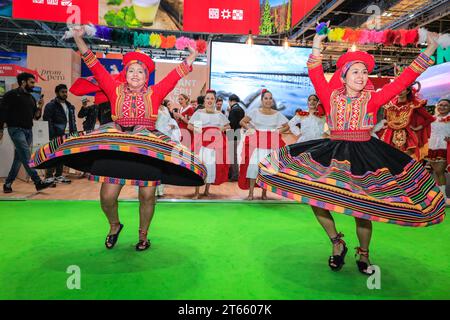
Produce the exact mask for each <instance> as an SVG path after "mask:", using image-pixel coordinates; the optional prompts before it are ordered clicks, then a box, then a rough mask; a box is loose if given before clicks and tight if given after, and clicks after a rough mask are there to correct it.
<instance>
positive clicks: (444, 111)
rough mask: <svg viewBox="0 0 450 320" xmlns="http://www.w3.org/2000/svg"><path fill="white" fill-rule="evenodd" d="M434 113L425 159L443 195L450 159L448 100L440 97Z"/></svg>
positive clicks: (449, 105) (449, 102)
mask: <svg viewBox="0 0 450 320" xmlns="http://www.w3.org/2000/svg"><path fill="white" fill-rule="evenodd" d="M435 114H436V116H435V117H436V120H435V121H434V122H432V123H431V135H430V139H429V140H428V149H429V151H428V157H427V160H428V161H430V165H431V167H432V168H433V171H434V173H435V174H436V184H437V185H438V187H439V189H440V190H441V191H442V193H443V194H444V196H445V195H446V194H445V186H446V184H447V180H446V178H445V171H446V169H447V166H448V162H449V160H450V159H449V158H448V156H447V152H448V151H447V142H448V141H450V100H448V99H441V100H440V101H439V102H438V104H437V105H436V113H435Z"/></svg>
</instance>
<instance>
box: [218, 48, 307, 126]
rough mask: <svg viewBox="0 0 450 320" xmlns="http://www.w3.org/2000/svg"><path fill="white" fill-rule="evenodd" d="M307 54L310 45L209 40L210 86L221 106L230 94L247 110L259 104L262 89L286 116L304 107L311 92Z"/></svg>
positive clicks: (304, 108) (290, 115)
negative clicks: (237, 98)
mask: <svg viewBox="0 0 450 320" xmlns="http://www.w3.org/2000/svg"><path fill="white" fill-rule="evenodd" d="M310 53H311V49H310V48H293V47H291V48H289V49H284V48H283V47H278V46H260V45H253V46H248V45H246V44H235V43H224V42H213V43H212V50H211V86H210V87H211V88H212V89H215V90H216V91H217V93H218V95H219V96H222V97H223V98H224V100H225V103H224V106H226V105H227V100H228V97H229V96H230V95H231V94H233V93H234V94H237V95H238V96H239V97H240V99H241V100H242V102H243V105H244V106H245V107H246V108H247V109H251V108H257V107H259V106H260V105H261V97H260V94H261V90H262V89H264V88H266V89H268V90H269V91H271V92H272V94H273V97H274V100H275V103H276V108H277V109H278V110H280V111H281V112H282V113H283V114H284V115H285V116H287V117H289V118H290V117H292V116H293V115H294V113H295V110H297V109H302V110H307V98H308V96H309V95H310V94H311V93H314V87H313V85H312V84H311V81H310V80H309V77H308V69H307V67H306V62H307V61H308V56H309V54H310Z"/></svg>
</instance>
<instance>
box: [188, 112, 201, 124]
mask: <svg viewBox="0 0 450 320" xmlns="http://www.w3.org/2000/svg"><path fill="white" fill-rule="evenodd" d="M201 121H202V120H201V116H200V110H197V111H195V112H194V114H193V115H192V117H191V118H190V119H189V123H190V124H194V123H195V122H201Z"/></svg>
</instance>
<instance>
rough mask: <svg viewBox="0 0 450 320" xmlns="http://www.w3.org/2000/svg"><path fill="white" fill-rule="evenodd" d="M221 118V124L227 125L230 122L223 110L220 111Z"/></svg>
mask: <svg viewBox="0 0 450 320" xmlns="http://www.w3.org/2000/svg"><path fill="white" fill-rule="evenodd" d="M219 119H220V120H219V121H220V124H221V126H225V125H227V124H229V123H230V120H228V118H227V116H226V115H224V114H223V113H222V112H221V113H220V118H219Z"/></svg>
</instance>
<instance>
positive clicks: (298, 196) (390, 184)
mask: <svg viewBox="0 0 450 320" xmlns="http://www.w3.org/2000/svg"><path fill="white" fill-rule="evenodd" d="M320 143H321V142H319V140H318V142H317V143H315V144H314V143H313V145H314V147H313V148H312V150H313V151H312V152H311V153H309V152H302V153H300V154H298V155H295V156H293V155H291V154H290V147H291V146H287V147H284V148H281V149H279V150H277V151H276V152H273V153H272V154H270V155H269V156H268V157H267V158H265V159H264V160H263V161H262V162H261V163H260V164H259V174H258V178H257V184H258V185H259V186H260V187H262V188H264V189H266V190H269V191H272V192H274V193H277V194H279V195H281V196H283V197H286V198H289V199H292V200H296V201H299V202H303V203H307V204H309V205H312V206H316V207H320V208H324V209H327V210H330V211H335V212H338V213H343V214H346V215H351V216H354V217H357V218H362V219H367V220H371V221H378V222H385V223H392V224H397V225H401V226H411V227H424V226H430V225H433V224H437V223H440V222H442V221H443V219H444V216H445V202H444V197H443V194H442V193H441V192H440V191H439V189H438V188H437V186H436V184H435V182H434V179H433V178H432V177H431V176H430V174H429V173H428V172H427V171H426V170H425V168H424V167H423V166H422V165H421V164H420V163H418V162H416V161H414V160H412V159H411V158H409V157H408V158H409V159H410V161H409V162H408V163H407V164H406V165H405V166H404V167H403V170H402V171H401V172H398V173H396V174H395V175H393V174H392V172H391V170H390V169H389V168H388V167H386V168H379V169H377V170H375V171H367V172H366V173H365V174H358V175H356V174H354V173H352V171H351V167H352V163H351V162H350V161H348V160H345V159H342V155H337V156H338V157H339V158H341V159H340V160H336V159H330V160H329V165H325V164H323V163H320V162H318V161H316V160H315V159H314V158H313V155H312V154H320V152H321V146H320ZM349 143H351V142H349ZM377 143H378V142H377ZM377 143H375V144H377ZM379 143H383V142H379ZM372 144H373V143H372ZM383 144H384V143H383ZM297 145H298V146H300V149H301V144H297ZM326 145H327V146H326V147H327V148H331V152H330V154H334V155H336V153H339V152H340V151H339V149H345V148H342V144H341V145H340V146H339V147H338V146H336V150H335V151H334V153H333V150H332V148H333V147H332V145H331V144H330V143H329V142H327V143H326ZM384 145H386V144H384ZM383 148H385V146H383ZM389 148H392V147H390V146H389ZM392 149H394V148H392ZM322 151H323V150H322ZM381 151H384V150H380V153H381ZM316 152H318V153H316ZM368 152H369V153H366V154H365V156H367V157H369V159H370V156H371V153H370V151H369V150H368ZM372 152H373V150H372ZM396 152H401V151H396ZM374 157H376V156H374ZM321 160H322V161H323V159H321ZM393 160H395V159H393ZM325 162H326V161H325Z"/></svg>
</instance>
